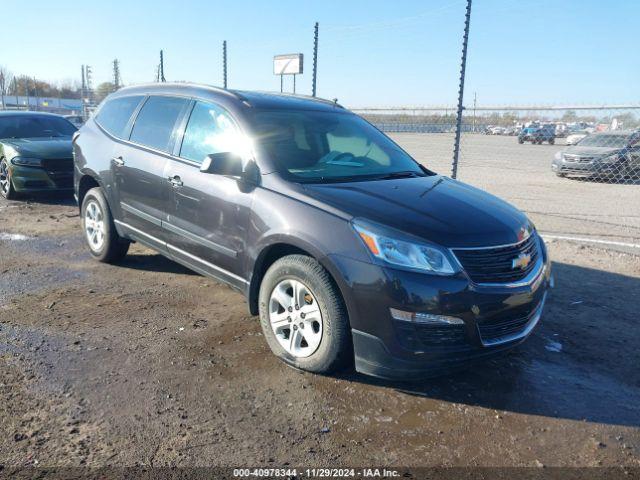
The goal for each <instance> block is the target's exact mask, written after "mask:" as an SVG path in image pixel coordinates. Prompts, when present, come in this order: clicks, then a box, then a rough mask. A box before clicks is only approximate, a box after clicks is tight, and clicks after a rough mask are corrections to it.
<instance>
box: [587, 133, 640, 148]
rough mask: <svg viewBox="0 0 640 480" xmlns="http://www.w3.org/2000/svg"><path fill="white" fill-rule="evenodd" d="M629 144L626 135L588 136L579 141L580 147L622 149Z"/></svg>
mask: <svg viewBox="0 0 640 480" xmlns="http://www.w3.org/2000/svg"><path fill="white" fill-rule="evenodd" d="M628 143H629V137H627V136H626V135H589V136H588V137H585V138H583V139H582V140H580V143H579V145H580V146H581V147H609V148H623V147H626V146H627V145H628Z"/></svg>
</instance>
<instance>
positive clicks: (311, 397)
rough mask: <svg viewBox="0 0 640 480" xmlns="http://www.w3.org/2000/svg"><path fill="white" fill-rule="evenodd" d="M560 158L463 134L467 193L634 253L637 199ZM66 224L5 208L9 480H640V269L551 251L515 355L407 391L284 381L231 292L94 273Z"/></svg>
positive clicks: (47, 203)
mask: <svg viewBox="0 0 640 480" xmlns="http://www.w3.org/2000/svg"><path fill="white" fill-rule="evenodd" d="M395 137H396V138H397V139H399V140H400V142H401V143H402V144H403V145H404V146H405V147H406V148H407V149H408V150H409V151H410V152H411V153H413V154H414V155H415V156H416V157H417V158H419V159H421V160H423V161H425V162H426V163H427V164H429V165H435V167H434V168H435V169H436V170H440V171H444V172H448V171H449V170H448V166H447V165H446V162H443V161H442V160H440V165H441V166H438V165H437V162H436V161H434V159H435V158H437V157H439V156H441V155H446V156H445V157H444V158H449V157H450V151H449V148H448V145H450V143H447V140H446V138H444V136H443V137H442V138H438V136H433V135H431V136H428V137H427V136H420V135H409V134H407V135H396V136H395ZM426 139H429V143H428V144H427V143H426V142H425V140H426ZM432 139H433V140H432ZM427 145H428V146H427ZM492 146H500V149H497V148H493V149H492ZM556 149H557V147H556V148H554V147H547V146H530V145H525V146H520V145H517V144H516V141H515V139H513V138H500V137H484V136H474V137H466V138H465V143H464V144H463V152H464V153H463V157H462V161H461V166H460V178H461V179H462V180H465V181H469V182H471V183H474V184H476V185H479V186H482V187H486V188H487V189H488V190H490V191H492V192H494V193H496V194H498V195H502V196H504V197H506V198H508V199H510V200H511V201H513V202H514V203H516V204H517V205H518V206H520V207H521V208H523V209H525V210H527V211H528V212H529V213H530V214H531V216H532V218H533V219H534V220H535V222H536V223H537V224H538V226H539V228H540V229H541V230H544V231H545V232H549V233H551V232H557V233H562V234H576V235H578V234H579V235H580V236H586V235H588V236H592V237H594V238H596V237H597V238H607V239H609V238H612V239H619V240H621V241H622V240H624V241H626V242H631V241H635V242H637V240H638V229H639V228H640V223H639V222H640V221H639V220H638V218H639V214H638V204H640V202H638V191H639V190H640V186H632V185H605V184H590V183H586V182H577V181H572V180H566V179H559V178H556V177H555V176H554V175H552V174H551V172H550V170H549V163H550V160H551V156H552V155H553V153H554V152H555V151H556ZM485 150H486V153H487V156H486V157H485V158H484V159H482V155H480V154H479V153H473V152H484V151H485ZM498 150H499V152H500V153H499V154H495V155H493V156H492V155H491V153H492V152H494V151H498ZM520 153H522V154H523V155H519V154H520ZM443 167H444V168H443ZM634 200H635V204H633V201H634ZM634 209H635V210H634ZM78 225H79V219H78V216H77V209H76V207H75V206H74V205H73V202H72V200H70V199H60V198H59V199H49V200H47V199H42V198H36V199H30V200H28V201H17V202H6V201H0V419H1V423H0V465H1V466H3V467H4V472H11V471H13V469H15V468H21V467H25V466H33V465H38V466H79V465H89V466H105V465H113V466H132V465H146V466H160V465H162V466H211V465H224V466H249V465H251V466H266V467H276V466H285V465H292V466H293V465H298V466H300V465H304V466H309V467H319V466H373V465H396V466H434V465H435V466H468V465H472V466H473V465H481V466H542V465H544V466H597V465H605V466H614V465H626V466H635V467H640V406H639V405H638V399H639V398H640V369H638V365H640V353H639V352H638V345H639V344H640V324H638V321H637V308H638V305H640V257H638V256H637V255H633V254H630V253H625V252H622V251H614V250H607V249H604V248H602V247H599V248H596V247H594V246H590V245H588V244H577V243H570V242H560V241H552V242H550V243H549V249H550V253H551V256H552V258H553V259H554V269H555V275H556V289H555V291H553V292H552V295H551V297H550V300H549V303H548V307H547V310H546V314H545V316H544V317H543V322H542V324H541V326H540V327H539V328H538V329H537V330H536V332H535V333H534V334H533V335H532V337H531V338H530V340H529V341H528V342H527V343H525V344H524V345H523V346H521V347H519V348H518V349H516V350H515V351H513V352H511V353H510V354H508V355H507V356H505V357H503V358H500V359H496V360H492V361H490V362H487V363H484V364H481V365H478V366H477V367H475V368H474V369H473V370H471V371H468V372H465V373H461V374H457V375H455V376H450V377H447V378H441V379H435V380H429V381H425V382H422V383H414V384H404V383H388V382H381V381H376V380H373V379H370V378H367V377H363V376H360V375H357V374H355V373H353V372H344V373H342V374H340V375H338V376H333V377H323V376H318V375H312V374H306V373H301V372H298V371H295V370H293V369H291V368H288V367H286V366H285V365H284V364H282V363H281V362H279V361H278V360H276V359H275V357H273V356H272V355H271V354H270V352H269V351H268V348H267V346H266V343H265V341H264V339H263V338H262V336H261V333H260V327H259V324H258V321H257V319H256V318H254V317H251V316H249V314H248V313H247V307H246V305H245V303H244V302H243V299H242V297H241V296H240V295H239V294H237V293H234V292H233V291H231V290H229V289H228V288H226V287H224V286H222V285H219V284H217V283H215V282H214V281H212V280H210V279H207V278H204V277H201V276H199V275H197V274H194V273H192V272H189V271H187V270H186V269H184V268H182V267H181V266H178V265H177V264H175V263H172V262H170V261H168V260H165V259H163V258H162V257H161V256H159V255H156V254H154V253H153V252H151V251H149V250H147V249H145V248H142V247H140V246H134V247H133V248H132V249H131V251H130V255H129V256H128V257H127V259H126V260H125V261H124V262H123V263H122V264H121V265H118V266H110V265H104V264H99V263H97V262H95V261H92V260H91V259H90V258H89V255H88V253H87V252H86V251H85V248H84V246H83V244H82V241H81V239H80V235H79V226H78ZM0 471H2V470H1V469H0Z"/></svg>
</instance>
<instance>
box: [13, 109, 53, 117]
mask: <svg viewBox="0 0 640 480" xmlns="http://www.w3.org/2000/svg"><path fill="white" fill-rule="evenodd" d="M13 116H21V117H35V116H41V117H61V115H57V114H55V113H48V112H34V111H31V110H28V111H25V110H2V111H0V117H13Z"/></svg>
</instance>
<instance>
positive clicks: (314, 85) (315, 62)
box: [294, 22, 318, 97]
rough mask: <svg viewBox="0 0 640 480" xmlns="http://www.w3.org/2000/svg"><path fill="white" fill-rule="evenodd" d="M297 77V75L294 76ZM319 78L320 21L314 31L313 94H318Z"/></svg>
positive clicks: (313, 95)
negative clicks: (317, 84) (317, 83)
mask: <svg viewBox="0 0 640 480" xmlns="http://www.w3.org/2000/svg"><path fill="white" fill-rule="evenodd" d="M294 78H295V77H294ZM317 80H318V22H316V25H315V27H314V32H313V77H312V79H311V96H312V97H315V96H316V82H317Z"/></svg>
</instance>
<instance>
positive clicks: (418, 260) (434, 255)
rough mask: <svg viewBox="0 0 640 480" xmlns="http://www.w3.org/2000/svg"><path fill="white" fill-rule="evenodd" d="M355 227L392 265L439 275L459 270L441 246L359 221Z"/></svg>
mask: <svg viewBox="0 0 640 480" xmlns="http://www.w3.org/2000/svg"><path fill="white" fill-rule="evenodd" d="M353 227H354V228H355V230H356V232H358V235H360V238H361V239H362V241H363V242H364V244H365V246H366V247H367V249H368V250H369V252H371V254H372V255H373V256H374V257H376V258H379V259H380V260H382V261H384V262H386V263H388V264H390V265H393V266H396V267H400V268H405V269H410V270H422V271H424V272H430V273H435V274H439V275H453V274H454V273H456V272H457V270H456V269H455V268H454V267H453V266H452V262H451V261H450V260H449V257H448V255H447V254H446V253H445V251H444V250H443V249H442V248H440V247H436V246H435V245H426V244H424V243H418V242H415V243H414V242H409V241H406V240H399V239H398V238H393V237H391V236H387V235H384V234H381V233H378V232H374V231H373V229H371V228H368V227H365V226H363V225H360V224H357V223H354V224H353Z"/></svg>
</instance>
